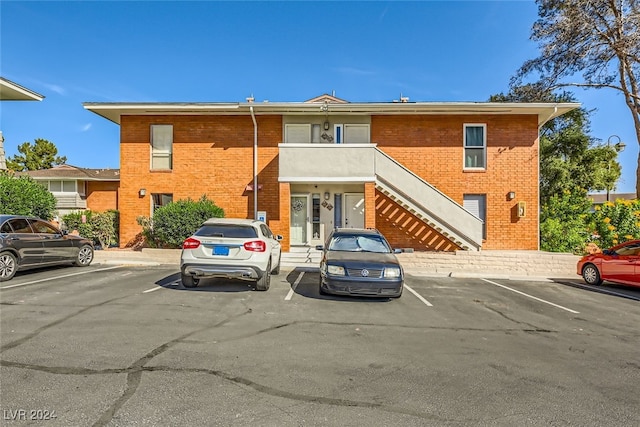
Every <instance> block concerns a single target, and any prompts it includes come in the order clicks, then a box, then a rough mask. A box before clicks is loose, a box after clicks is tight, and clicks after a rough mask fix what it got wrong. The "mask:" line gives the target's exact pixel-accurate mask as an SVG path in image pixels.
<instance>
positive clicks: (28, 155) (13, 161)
mask: <svg viewBox="0 0 640 427" xmlns="http://www.w3.org/2000/svg"><path fill="white" fill-rule="evenodd" d="M18 151H19V152H20V153H22V155H19V154H16V155H15V156H13V157H9V158H8V159H7V169H10V170H13V171H16V172H22V171H33V170H40V169H49V168H51V167H53V166H54V165H61V164H64V163H65V162H66V161H67V158H66V157H65V156H63V157H59V156H58V149H57V148H56V146H55V144H54V143H53V142H50V141H47V140H46V139H42V138H38V139H36V140H35V142H34V143H33V144H31V143H30V142H25V143H22V144H20V145H19V146H18Z"/></svg>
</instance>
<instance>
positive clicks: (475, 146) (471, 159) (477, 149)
mask: <svg viewBox="0 0 640 427" xmlns="http://www.w3.org/2000/svg"><path fill="white" fill-rule="evenodd" d="M464 167H465V169H486V167H487V125H485V124H465V125H464Z"/></svg>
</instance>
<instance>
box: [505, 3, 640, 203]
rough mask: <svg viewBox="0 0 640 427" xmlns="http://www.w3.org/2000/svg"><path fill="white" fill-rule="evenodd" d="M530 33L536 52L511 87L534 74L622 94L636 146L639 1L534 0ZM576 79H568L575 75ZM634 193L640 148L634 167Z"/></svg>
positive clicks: (556, 84) (541, 80)
mask: <svg viewBox="0 0 640 427" xmlns="http://www.w3.org/2000/svg"><path fill="white" fill-rule="evenodd" d="M536 3H537V4H538V14H539V19H538V20H537V21H536V22H535V23H534V25H533V30H532V35H531V38H532V40H534V41H537V42H539V46H540V49H541V54H540V56H539V57H537V58H535V59H531V60H528V61H526V62H525V63H524V64H523V65H522V67H521V68H520V70H519V71H518V73H517V74H516V76H515V77H514V78H513V79H512V82H511V84H512V87H518V86H522V82H523V79H524V78H525V77H526V76H529V75H531V74H537V78H538V81H537V83H536V85H538V86H539V87H542V88H544V89H546V90H554V89H556V88H560V87H569V86H573V87H584V88H597V89H600V88H610V89H614V90H617V91H619V92H621V93H622V94H623V97H624V101H625V104H626V105H627V107H628V108H629V111H630V112H631V116H632V119H633V123H634V127H635V131H636V139H637V141H638V144H639V145H640V92H639V89H640V86H639V82H638V78H639V77H640V0H536ZM580 74H581V76H582V79H581V80H578V81H571V79H574V78H576V77H578V78H579V75H580ZM636 194H637V195H638V194H640V153H639V155H638V168H637V169H636Z"/></svg>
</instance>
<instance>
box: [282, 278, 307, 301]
mask: <svg viewBox="0 0 640 427" xmlns="http://www.w3.org/2000/svg"><path fill="white" fill-rule="evenodd" d="M302 276H304V271H301V272H300V274H298V278H297V279H296V281H295V282H293V285H291V289H289V292H288V293H287V296H286V297H284V300H285V301H290V300H291V297H293V293H294V292H295V290H296V288H297V287H298V284H299V283H300V281H301V280H302Z"/></svg>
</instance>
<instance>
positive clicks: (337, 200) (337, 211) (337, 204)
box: [333, 193, 342, 228]
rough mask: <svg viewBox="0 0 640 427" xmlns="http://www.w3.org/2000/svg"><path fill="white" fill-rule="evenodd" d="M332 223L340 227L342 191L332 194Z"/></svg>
mask: <svg viewBox="0 0 640 427" xmlns="http://www.w3.org/2000/svg"><path fill="white" fill-rule="evenodd" d="M333 208H334V209H333V223H334V225H335V227H336V228H340V227H342V193H336V194H334V195H333Z"/></svg>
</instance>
